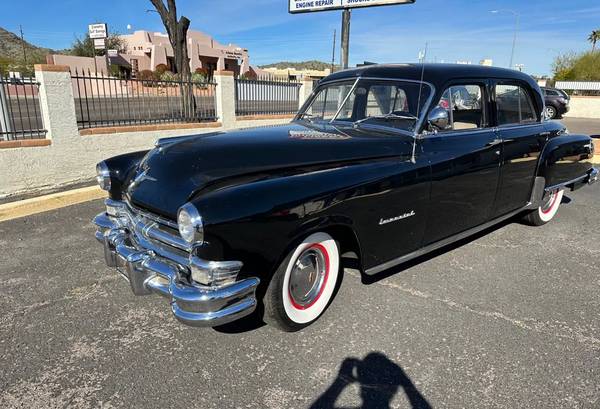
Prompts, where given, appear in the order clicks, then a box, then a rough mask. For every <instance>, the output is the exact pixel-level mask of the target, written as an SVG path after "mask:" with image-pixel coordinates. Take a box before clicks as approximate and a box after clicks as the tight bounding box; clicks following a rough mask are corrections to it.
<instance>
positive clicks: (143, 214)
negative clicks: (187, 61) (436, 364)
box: [94, 64, 598, 331]
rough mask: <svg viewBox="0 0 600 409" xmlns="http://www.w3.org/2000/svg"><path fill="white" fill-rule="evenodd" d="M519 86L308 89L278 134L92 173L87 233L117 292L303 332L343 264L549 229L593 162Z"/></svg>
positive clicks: (434, 75) (356, 81)
mask: <svg viewBox="0 0 600 409" xmlns="http://www.w3.org/2000/svg"><path fill="white" fill-rule="evenodd" d="M543 112H544V98H543V96H542V94H541V92H540V89H539V87H538V86H537V85H536V83H535V82H534V81H533V80H532V78H531V77H529V76H527V75H525V74H522V73H519V72H516V71H511V70H505V69H498V68H489V67H475V66H453V65H442V64H434V65H408V64H406V65H373V66H368V67H363V68H358V69H352V70H346V71H341V72H338V73H335V74H332V75H330V76H329V77H327V78H325V79H324V80H322V81H321V82H320V83H319V85H318V86H317V88H316V89H315V91H314V93H313V94H312V96H311V97H310V98H309V99H308V101H307V102H306V103H305V105H304V106H303V108H302V109H301V110H300V112H299V113H298V115H297V116H296V117H295V119H294V120H293V121H292V122H291V123H290V124H288V125H283V126H276V127H265V128H255V129H247V130H239V131H234V132H218V133H213V134H205V135H194V136H186V137H178V138H171V139H163V140H159V141H157V143H156V146H155V147H154V149H152V150H150V151H145V152H136V153H131V154H126V155H121V156H117V157H114V158H110V159H107V160H105V161H104V162H101V163H100V164H98V167H97V173H98V175H97V178H98V182H99V184H100V186H101V187H102V188H103V189H105V190H107V191H108V193H109V199H108V200H106V211H105V212H103V213H101V214H99V215H98V216H97V217H96V218H95V220H94V223H95V224H96V225H97V226H98V231H97V233H96V238H97V239H98V240H99V241H100V242H101V243H103V245H104V254H105V259H106V262H107V263H108V265H109V266H112V267H117V268H118V269H119V271H120V272H121V274H122V275H123V276H124V277H125V278H126V279H127V280H128V281H129V283H130V285H131V289H132V290H133V293H134V294H136V295H144V294H151V293H157V294H160V295H163V296H165V297H166V298H167V299H168V300H169V302H170V306H171V309H172V312H173V314H174V315H175V317H176V318H177V319H178V320H180V321H181V322H183V323H185V324H189V325H193V326H218V325H221V324H224V323H227V322H230V321H233V320H237V319H239V318H241V317H244V316H247V315H249V314H250V313H252V312H253V311H255V310H256V309H257V307H258V310H257V313H262V315H263V319H264V321H266V322H267V323H270V324H273V325H275V326H277V327H278V328H280V329H283V330H285V331H296V330H299V329H301V328H303V327H305V326H307V325H309V324H311V323H312V322H314V321H315V320H316V319H317V318H319V316H320V315H321V314H322V313H323V311H324V310H325V309H326V308H327V306H328V304H329V303H330V302H331V300H332V298H333V295H334V293H335V288H336V283H337V282H338V279H339V278H340V276H341V274H342V268H340V256H341V255H342V254H345V253H353V254H354V255H355V256H356V257H357V258H358V260H359V265H360V268H361V271H362V273H363V274H376V273H378V272H380V271H383V270H386V269H389V268H391V267H393V266H395V265H398V264H401V263H403V262H406V261H407V260H410V259H412V258H415V257H417V256H419V255H422V254H424V253H426V252H429V251H431V250H434V249H438V248H440V247H443V246H445V245H447V244H449V243H451V242H454V241H456V240H459V239H462V238H465V237H467V236H468V235H471V234H473V233H475V232H478V231H481V230H483V229H485V228H487V227H489V226H491V225H492V224H494V223H498V222H499V221H502V220H506V219H508V218H511V217H513V216H520V217H522V219H523V220H524V221H526V222H527V223H529V224H531V225H535V226H539V225H543V224H545V223H547V222H549V221H550V220H551V219H552V218H553V217H554V216H555V215H556V212H557V210H558V208H559V206H560V204H561V200H562V197H563V192H564V191H565V190H566V189H571V190H575V189H577V188H579V187H581V186H584V185H586V184H591V183H593V182H595V181H596V179H597V175H598V170H596V169H595V168H593V167H592V165H591V161H590V159H591V158H592V155H593V151H594V145H593V142H592V139H591V138H590V137H588V136H584V135H573V134H570V133H569V132H568V131H567V129H566V128H565V127H564V126H563V125H562V124H560V123H559V122H554V121H547V120H546V119H545V118H544V117H543V114H542V113H543Z"/></svg>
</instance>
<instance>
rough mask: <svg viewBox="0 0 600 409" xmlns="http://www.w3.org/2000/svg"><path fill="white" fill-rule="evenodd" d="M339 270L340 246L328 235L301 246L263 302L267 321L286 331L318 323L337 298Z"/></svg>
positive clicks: (290, 256)
mask: <svg viewBox="0 0 600 409" xmlns="http://www.w3.org/2000/svg"><path fill="white" fill-rule="evenodd" d="M339 269H340V255H339V249H338V245H337V243H336V242H335V240H334V239H333V238H332V237H331V236H330V235H329V234H327V233H323V232H320V233H314V234H311V235H310V236H308V237H307V238H306V239H304V240H303V241H302V242H301V243H300V244H298V245H297V246H296V247H295V248H294V249H293V250H292V251H291V252H290V254H288V256H287V257H286V258H285V259H284V260H283V262H282V263H281V265H280V266H279V268H278V269H277V271H276V272H275V274H274V276H273V278H272V280H271V282H270V284H269V287H268V289H267V292H266V294H265V298H264V304H265V315H264V320H265V322H267V323H268V324H271V325H274V326H276V327H278V328H280V329H282V330H284V331H298V330H300V329H302V328H304V327H306V326H308V325H310V324H311V323H313V322H314V321H316V320H317V319H318V318H319V317H320V316H321V314H323V312H324V311H325V309H326V308H327V306H328V305H329V303H330V301H331V299H332V298H333V296H334V293H335V290H336V285H337V281H338V274H339Z"/></svg>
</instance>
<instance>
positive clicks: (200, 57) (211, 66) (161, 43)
mask: <svg viewBox="0 0 600 409" xmlns="http://www.w3.org/2000/svg"><path fill="white" fill-rule="evenodd" d="M121 38H122V39H123V42H124V45H125V49H124V50H123V52H122V53H120V54H119V56H118V57H112V58H111V64H114V65H119V66H121V67H123V68H124V69H126V70H127V71H129V72H130V73H131V75H132V76H133V77H135V76H136V74H137V73H138V72H139V71H142V70H154V69H156V67H157V66H158V65H160V64H164V65H166V66H168V67H169V70H171V71H173V72H175V71H176V69H175V58H174V53H173V47H171V44H170V43H169V37H168V36H167V35H166V34H163V33H151V32H149V31H135V32H134V33H132V34H127V35H122V36H121ZM188 56H189V58H190V68H191V70H192V72H194V71H195V70H196V69H197V68H205V69H206V70H208V71H209V72H211V73H212V72H213V71H217V70H228V71H233V72H234V73H235V75H239V74H244V73H246V72H248V71H249V70H250V57H249V56H248V50H247V49H244V48H241V47H239V46H237V45H235V44H229V45H223V44H221V43H219V42H217V41H215V40H214V39H213V38H212V37H210V36H208V35H206V34H204V33H201V32H199V31H193V30H190V31H189V32H188ZM48 63H50V64H58V65H68V66H69V67H71V69H72V70H75V69H77V70H79V71H88V70H90V71H95V70H96V67H97V70H98V71H103V72H107V69H106V68H107V67H106V63H105V59H104V57H97V58H96V61H95V62H94V59H93V58H87V57H74V56H67V55H50V56H48Z"/></svg>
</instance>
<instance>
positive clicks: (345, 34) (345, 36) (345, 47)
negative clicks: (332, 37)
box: [342, 9, 351, 70]
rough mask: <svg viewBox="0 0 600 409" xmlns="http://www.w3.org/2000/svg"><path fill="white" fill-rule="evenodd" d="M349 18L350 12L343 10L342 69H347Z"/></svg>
mask: <svg viewBox="0 0 600 409" xmlns="http://www.w3.org/2000/svg"><path fill="white" fill-rule="evenodd" d="M350 17H351V10H350V9H344V11H343V13H342V69H344V70H345V69H347V68H348V57H349V54H350V49H349V47H350Z"/></svg>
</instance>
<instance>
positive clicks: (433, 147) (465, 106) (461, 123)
mask: <svg viewBox="0 0 600 409" xmlns="http://www.w3.org/2000/svg"><path fill="white" fill-rule="evenodd" d="M465 90H466V91H467V94H465ZM465 95H469V97H470V98H465ZM438 106H441V107H443V108H446V109H448V110H449V114H450V125H449V127H448V129H445V130H441V131H439V132H437V133H435V134H429V135H426V136H425V138H424V139H423V141H422V142H423V144H422V149H423V152H422V153H423V155H425V156H426V157H427V158H428V160H429V163H430V166H431V172H432V184H431V201H430V206H429V211H428V221H427V227H426V229H425V239H424V244H425V245H427V244H430V243H434V242H436V241H438V240H442V239H444V238H446V237H449V236H452V235H454V234H457V233H460V232H462V231H465V230H468V229H469V228H472V227H475V226H477V225H480V224H482V223H484V222H486V221H488V220H489V218H490V213H491V211H492V208H493V205H494V200H495V197H496V193H497V192H496V191H497V187H498V180H499V166H500V157H501V153H502V152H501V149H502V147H501V143H500V141H499V140H498V139H497V138H496V132H495V129H494V128H493V127H492V126H491V122H490V95H489V88H488V83H487V81H484V80H473V81H462V82H459V83H454V84H450V86H448V87H447V88H446V89H445V91H444V92H443V94H442V96H441V98H440V100H439V102H438Z"/></svg>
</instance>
